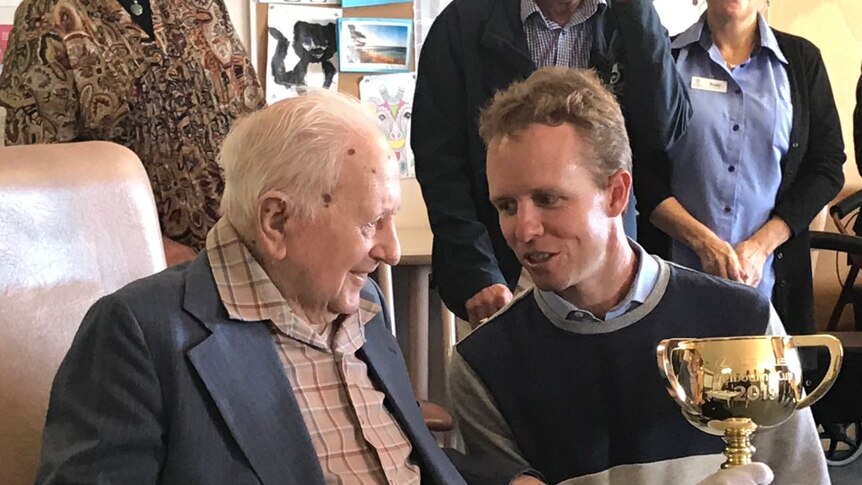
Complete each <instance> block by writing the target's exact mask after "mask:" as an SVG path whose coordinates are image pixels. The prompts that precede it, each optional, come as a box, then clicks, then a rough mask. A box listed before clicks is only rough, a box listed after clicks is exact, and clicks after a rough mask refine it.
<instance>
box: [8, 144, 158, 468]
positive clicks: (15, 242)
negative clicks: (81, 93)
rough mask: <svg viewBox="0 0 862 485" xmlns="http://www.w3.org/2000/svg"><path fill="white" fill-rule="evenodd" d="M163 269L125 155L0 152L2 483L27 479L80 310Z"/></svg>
mask: <svg viewBox="0 0 862 485" xmlns="http://www.w3.org/2000/svg"><path fill="white" fill-rule="evenodd" d="M164 267H165V259H164V250H163V248H162V241H161V231H160V229H159V222H158V217H157V215H156V208H155V204H154V202H153V195H152V189H151V187H150V183H149V180H148V178H147V175H146V173H145V172H144V169H143V166H142V165H141V162H140V160H138V157H137V156H136V155H135V154H134V153H132V152H131V151H130V150H128V149H126V148H124V147H121V146H119V145H115V144H113V143H106V142H84V143H70V144H58V145H32V146H23V147H5V148H4V147H0V389H2V391H0V483H3V484H5V485H18V484H25V483H26V484H32V483H33V480H34V478H35V475H36V468H37V466H38V462H39V448H40V446H41V434H42V428H43V426H44V421H45V412H46V409H47V403H48V396H49V392H50V387H51V382H52V380H53V378H54V374H55V373H56V371H57V367H58V366H59V364H60V361H61V360H62V358H63V356H64V355H65V354H66V351H67V350H68V348H69V346H70V345H71V342H72V338H73V337H74V335H75V332H76V331H77V329H78V325H79V324H80V323H81V320H82V318H83V316H84V313H85V312H86V310H87V309H88V308H89V307H90V305H91V304H92V303H93V302H94V301H95V300H96V299H98V298H99V297H101V296H103V295H105V294H108V293H110V292H113V291H114V290H117V289H119V288H120V287H122V286H124V285H125V284H127V283H129V282H131V281H133V280H135V279H138V278H141V277H144V276H147V275H149V274H152V273H154V272H156V271H159V270H161V269H163V268H164Z"/></svg>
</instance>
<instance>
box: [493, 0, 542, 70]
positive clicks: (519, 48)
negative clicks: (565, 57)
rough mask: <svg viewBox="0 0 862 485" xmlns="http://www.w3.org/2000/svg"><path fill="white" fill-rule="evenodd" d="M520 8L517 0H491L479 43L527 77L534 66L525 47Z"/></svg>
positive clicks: (525, 38) (525, 37)
mask: <svg viewBox="0 0 862 485" xmlns="http://www.w3.org/2000/svg"><path fill="white" fill-rule="evenodd" d="M520 10H521V4H520V1H519V0H502V1H493V2H492V7H491V13H490V15H489V16H488V21H487V22H486V23H485V26H484V28H483V30H482V33H481V35H480V39H479V43H480V44H481V45H482V47H485V48H488V49H491V50H492V51H495V52H497V53H498V54H500V55H501V56H503V57H505V58H506V59H507V60H508V61H509V62H511V63H512V65H513V66H514V67H515V68H516V69H517V70H518V72H519V73H520V74H521V75H522V76H524V77H527V76H529V75H530V73H531V72H533V71H534V70H535V69H536V67H535V65H534V64H533V59H532V57H531V56H530V49H529V47H527V35H526V34H525V33H524V27H523V25H522V24H521V13H520Z"/></svg>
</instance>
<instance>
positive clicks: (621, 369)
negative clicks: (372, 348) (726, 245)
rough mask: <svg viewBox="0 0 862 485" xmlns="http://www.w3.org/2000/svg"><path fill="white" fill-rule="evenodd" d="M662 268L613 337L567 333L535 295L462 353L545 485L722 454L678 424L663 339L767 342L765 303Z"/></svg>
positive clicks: (746, 291)
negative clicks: (661, 363)
mask: <svg viewBox="0 0 862 485" xmlns="http://www.w3.org/2000/svg"><path fill="white" fill-rule="evenodd" d="M668 266H669V269H670V278H669V281H668V286H667V289H666V290H665V292H664V295H663V296H662V297H661V300H660V302H658V304H657V305H656V307H655V308H654V309H653V310H652V311H651V312H649V313H648V314H647V315H646V316H645V317H644V318H642V319H641V320H639V321H637V322H635V323H633V324H631V325H628V326H626V327H623V328H621V329H619V330H616V331H614V332H610V333H599V334H589V335H587V334H577V333H573V332H569V331H566V330H563V329H561V328H559V327H557V326H555V325H554V324H553V323H551V322H550V321H549V320H548V318H547V317H546V316H545V315H544V314H543V313H542V311H541V309H540V308H539V307H538V305H537V303H536V300H535V298H534V297H533V295H532V294H531V295H528V296H526V297H525V298H523V299H521V300H519V301H518V302H516V303H515V304H514V305H512V306H511V307H510V308H509V309H508V310H507V311H506V312H505V313H503V314H502V315H500V316H498V317H497V318H495V319H493V320H492V321H490V322H488V323H487V324H486V325H483V326H482V327H480V328H478V329H477V330H476V331H475V332H473V333H472V334H471V335H470V336H468V337H467V338H466V339H465V340H463V341H462V342H461V343H460V344H458V352H459V353H460V355H461V356H462V357H463V358H464V360H465V361H466V362H467V363H468V364H469V365H470V366H471V367H472V368H473V370H474V371H475V372H476V374H477V375H478V376H479V378H480V379H481V380H482V382H483V383H484V384H485V386H486V387H487V389H488V392H489V393H490V394H491V396H492V397H493V399H494V401H495V402H496V404H497V407H498V409H499V411H500V412H501V414H502V415H503V417H504V418H505V420H506V422H507V423H508V425H509V427H510V428H511V430H512V433H513V434H514V437H515V440H516V441H517V443H518V445H519V447H520V449H521V451H522V452H523V454H524V457H525V458H526V459H527V460H528V461H529V463H530V464H531V465H532V466H534V467H535V468H536V469H538V470H539V471H540V472H542V473H543V474H544V476H545V480H546V481H547V482H548V483H557V482H559V481H562V480H565V479H568V478H572V477H577V476H582V475H587V474H591V473H596V472H600V471H603V470H607V469H610V468H612V467H615V466H618V465H626V464H636V463H650V462H656V461H663V460H669V459H674V458H681V457H686V456H694V455H708V454H716V453H721V451H722V450H723V449H724V444H723V442H722V440H721V438H719V437H716V436H711V435H708V434H706V433H703V432H702V431H699V430H697V429H695V428H694V427H693V426H692V425H691V424H689V423H688V422H687V421H686V420H685V418H683V416H682V414H681V412H680V409H679V407H678V406H677V405H676V403H675V402H674V401H673V399H672V398H671V397H670V396H669V395H668V392H667V391H666V388H665V385H664V382H663V380H662V378H661V375H660V373H659V370H658V366H657V365H656V356H655V349H656V346H657V344H658V343H659V341H661V340H662V339H665V338H674V337H714V336H733V335H763V334H764V333H765V331H766V327H767V323H768V320H769V302H768V301H767V300H766V299H765V298H762V297H761V296H760V295H758V294H757V292H756V291H754V290H752V289H750V288H746V287H743V286H741V285H737V284H733V283H729V282H726V281H723V280H719V279H717V278H711V277H704V275H702V274H699V273H695V272H693V271H690V270H687V269H685V268H681V267H678V266H674V265H668ZM659 281H660V283H659V284H657V285H656V289H655V290H653V294H651V295H650V298H653V297H654V296H655V295H656V292H660V291H661V288H660V287H661V286H662V284H661V278H660V280H659ZM648 300H649V299H648ZM597 325H602V324H600V323H598V324H597Z"/></svg>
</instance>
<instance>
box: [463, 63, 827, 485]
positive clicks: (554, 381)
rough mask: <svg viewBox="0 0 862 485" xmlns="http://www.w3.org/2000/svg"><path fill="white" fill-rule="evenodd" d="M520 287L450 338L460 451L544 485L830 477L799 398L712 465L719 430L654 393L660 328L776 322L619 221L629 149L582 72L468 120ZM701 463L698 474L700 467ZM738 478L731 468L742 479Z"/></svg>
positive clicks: (555, 74) (734, 327)
mask: <svg viewBox="0 0 862 485" xmlns="http://www.w3.org/2000/svg"><path fill="white" fill-rule="evenodd" d="M480 129H481V134H482V137H483V138H484V139H485V140H486V141H487V143H488V184H489V187H490V194H491V201H492V203H493V204H494V206H495V207H496V208H497V211H498V212H499V214H500V227H501V229H502V232H503V234H504V235H505V237H506V242H507V243H508V244H509V246H510V247H511V248H512V250H513V251H514V252H515V253H516V254H517V255H518V259H519V260H520V261H521V263H522V264H523V265H524V267H525V268H526V269H527V270H528V271H529V272H530V275H531V276H532V278H533V281H534V282H535V286H536V288H535V289H534V290H531V291H528V292H526V293H524V295H523V296H522V297H520V298H518V299H516V300H515V301H514V302H513V303H512V304H510V305H509V306H508V307H507V308H505V309H504V310H503V311H501V312H500V313H499V314H498V315H496V317H494V318H492V319H491V320H490V321H489V322H488V323H486V324H485V325H483V326H481V327H479V328H478V329H477V330H475V331H474V332H473V333H472V334H470V336H468V337H467V338H465V339H464V340H463V341H461V342H460V343H459V344H458V346H457V350H456V352H455V355H454V357H453V361H452V365H451V374H450V376H451V377H450V387H451V391H452V398H453V400H454V405H455V411H456V413H455V414H456V417H457V419H458V423H459V426H460V429H461V432H462V433H463V435H464V441H465V443H466V446H467V451H468V452H469V453H486V454H491V455H495V456H505V457H507V458H510V459H513V460H516V461H519V462H521V463H522V464H524V465H525V466H526V465H529V466H532V467H533V468H535V469H537V470H538V471H540V472H541V473H542V474H543V475H544V477H545V479H546V480H547V481H548V483H559V482H563V481H565V483H566V484H572V485H574V484H578V485H581V484H584V485H589V484H605V483H628V484H658V483H674V484H694V483H698V482H700V481H703V482H702V483H704V484H706V483H709V484H739V485H741V484H755V483H768V482H769V481H770V480H771V477H770V475H771V474H772V472H771V471H770V470H769V468H772V470H773V471H774V473H775V476H776V483H780V484H803V483H804V484H808V485H812V484H819V483H829V477H828V475H827V472H826V464H825V460H824V457H823V452H822V450H821V449H820V442H819V439H818V435H817V431H816V428H815V425H814V422H813V419H812V417H811V413H810V412H808V411H807V410H806V411H803V412H800V413H797V414H796V415H795V417H793V418H792V419H791V420H790V421H789V422H787V423H785V424H784V425H782V426H780V427H778V428H777V429H775V430H772V431H768V432H765V433H761V434H759V435H758V436H757V439H756V443H755V444H756V446H757V449H758V451H757V453H756V454H755V455H754V458H755V459H756V460H758V461H761V462H764V463H765V464H766V465H768V467H767V466H766V465H763V464H755V465H752V466H750V467H747V468H743V469H742V470H734V471H733V472H729V471H724V472H719V473H716V474H712V472H713V471H715V470H718V468H719V465H720V463H721V462H722V461H723V460H724V457H723V456H722V455H721V451H722V449H723V448H724V444H723V442H722V440H721V439H720V438H718V437H715V436H710V435H708V434H706V433H703V432H701V431H699V430H697V429H695V428H694V427H693V426H691V425H690V424H689V423H688V422H686V420H685V418H684V417H683V416H682V414H681V412H680V409H679V408H678V407H677V405H676V404H675V403H674V402H673V400H672V399H671V398H670V397H668V395H667V392H666V391H665V387H664V385H663V384H662V381H661V378H660V375H659V372H658V369H657V367H656V360H655V359H656V357H655V349H656V345H657V344H658V342H659V341H660V340H662V339H664V338H671V337H680V336H685V337H713V336H724V335H752V334H764V333H781V332H783V329H782V326H781V322H780V320H779V319H778V317H777V316H776V314H775V311H774V310H773V309H772V307H771V305H770V303H769V301H768V300H767V299H766V298H765V297H763V296H762V295H760V294H758V293H757V291H756V290H754V289H752V288H749V287H745V286H743V285H740V284H736V283H731V282H729V281H726V280H721V279H718V278H716V277H712V276H707V275H704V274H702V273H698V272H695V271H691V270H688V269H685V268H682V267H679V266H675V265H671V264H668V263H666V262H664V261H663V260H661V259H660V258H657V257H655V256H651V255H649V254H647V253H646V252H645V251H644V250H643V249H642V248H641V247H640V246H639V245H638V244H637V243H635V242H634V241H632V240H631V239H627V238H626V236H625V234H624V232H623V221H622V217H621V215H622V212H623V209H624V208H625V207H626V204H627V203H628V194H629V187H630V186H631V183H632V177H631V173H630V166H631V151H630V149H629V143H628V137H627V135H626V129H625V125H624V121H623V117H622V114H621V112H620V108H619V106H618V105H617V103H616V101H615V100H614V98H613V95H612V94H611V93H610V92H608V91H607V90H606V89H605V88H604V87H603V86H602V85H601V83H600V81H599V80H598V79H597V78H596V77H595V76H594V75H593V74H592V73H590V72H588V71H577V70H572V69H563V68H551V69H548V70H540V71H537V72H536V73H534V74H533V75H532V76H530V78H528V79H527V80H526V81H524V82H521V83H518V84H515V85H513V86H511V87H510V88H509V89H508V90H506V91H505V92H502V93H499V94H497V96H496V97H495V99H494V101H493V103H492V104H491V106H490V107H489V108H487V109H486V110H485V111H484V112H483V114H482V118H481V121H480ZM711 474H712V475H711ZM740 477H741V478H740Z"/></svg>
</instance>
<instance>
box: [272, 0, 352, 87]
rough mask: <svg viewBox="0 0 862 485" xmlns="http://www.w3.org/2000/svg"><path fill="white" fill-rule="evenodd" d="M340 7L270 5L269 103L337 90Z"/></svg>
mask: <svg viewBox="0 0 862 485" xmlns="http://www.w3.org/2000/svg"><path fill="white" fill-rule="evenodd" d="M339 17H341V9H340V8H326V7H307V6H295V5H284V4H274V5H269V11H268V15H267V28H268V29H267V32H268V36H269V39H268V42H267V53H266V59H267V64H266V100H267V102H268V103H270V104H272V103H274V102H276V101H279V100H281V99H284V98H291V97H294V96H297V94H299V93H301V92H302V91H304V90H305V89H307V88H327V89H331V90H333V91H336V90H338V42H337V41H336V35H335V29H336V23H337V21H338V18H339Z"/></svg>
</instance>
